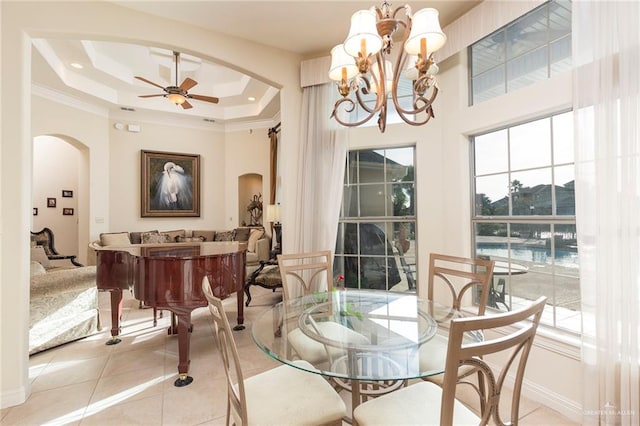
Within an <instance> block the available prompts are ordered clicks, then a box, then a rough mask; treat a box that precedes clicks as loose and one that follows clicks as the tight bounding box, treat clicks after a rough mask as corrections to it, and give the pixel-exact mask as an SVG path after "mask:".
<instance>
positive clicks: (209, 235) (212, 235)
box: [191, 231, 216, 241]
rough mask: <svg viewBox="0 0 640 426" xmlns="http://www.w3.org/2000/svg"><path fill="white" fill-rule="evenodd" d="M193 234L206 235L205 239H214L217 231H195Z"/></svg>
mask: <svg viewBox="0 0 640 426" xmlns="http://www.w3.org/2000/svg"><path fill="white" fill-rule="evenodd" d="M191 235H192V236H194V237H204V241H214V240H215V237H216V231H193V232H192V233H191Z"/></svg>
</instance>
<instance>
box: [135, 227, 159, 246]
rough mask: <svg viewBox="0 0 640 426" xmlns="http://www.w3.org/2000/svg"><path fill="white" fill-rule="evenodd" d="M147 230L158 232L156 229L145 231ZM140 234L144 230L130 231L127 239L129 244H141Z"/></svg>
mask: <svg viewBox="0 0 640 426" xmlns="http://www.w3.org/2000/svg"><path fill="white" fill-rule="evenodd" d="M147 232H151V233H154V234H159V232H158V230H157V229H154V230H153V231H147ZM142 234H144V232H130V233H129V239H130V240H131V244H141V243H142Z"/></svg>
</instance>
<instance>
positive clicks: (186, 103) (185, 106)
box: [180, 101, 193, 109]
mask: <svg viewBox="0 0 640 426" xmlns="http://www.w3.org/2000/svg"><path fill="white" fill-rule="evenodd" d="M180 105H182V109H189V108H193V105H191V104H190V103H189V102H187V101H184V102H183V103H181V104H180Z"/></svg>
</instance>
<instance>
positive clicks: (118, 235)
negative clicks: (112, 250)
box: [100, 232, 131, 247]
mask: <svg viewBox="0 0 640 426" xmlns="http://www.w3.org/2000/svg"><path fill="white" fill-rule="evenodd" d="M100 245H102V246H103V247H106V246H130V245H131V240H130V239H129V233H128V232H106V233H103V234H100Z"/></svg>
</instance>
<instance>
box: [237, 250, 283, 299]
mask: <svg viewBox="0 0 640 426" xmlns="http://www.w3.org/2000/svg"><path fill="white" fill-rule="evenodd" d="M252 285H259V286H260V287H262V288H267V289H271V290H273V291H276V289H277V288H282V277H281V276H280V268H279V267H278V261H277V260H275V259H270V260H261V261H260V266H259V267H258V269H256V270H255V271H254V272H253V273H252V274H251V276H250V277H249V278H248V279H247V282H246V283H245V284H244V292H245V294H246V295H247V301H246V302H245V303H244V305H245V306H249V303H251V292H250V287H251V286H252Z"/></svg>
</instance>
